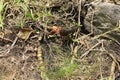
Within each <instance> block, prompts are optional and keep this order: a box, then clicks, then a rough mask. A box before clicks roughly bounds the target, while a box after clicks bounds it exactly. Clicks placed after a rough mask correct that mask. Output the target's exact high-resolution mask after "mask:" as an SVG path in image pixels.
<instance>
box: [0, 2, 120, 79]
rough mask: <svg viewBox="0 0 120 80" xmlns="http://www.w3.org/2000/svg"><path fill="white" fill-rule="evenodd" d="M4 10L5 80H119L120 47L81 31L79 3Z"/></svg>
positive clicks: (1, 69) (0, 55)
mask: <svg viewBox="0 0 120 80" xmlns="http://www.w3.org/2000/svg"><path fill="white" fill-rule="evenodd" d="M76 1H77V0H76ZM92 1H93V0H92ZM81 5H82V4H81ZM0 6H1V9H0V12H1V13H0V16H2V17H0V23H1V25H0V80H120V44H119V42H118V41H112V40H108V39H104V38H97V39H95V36H93V35H91V34H90V32H89V33H88V32H84V31H82V30H83V29H82V28H81V27H83V26H82V22H81V24H80V22H79V21H80V20H79V17H84V16H85V15H83V14H84V10H83V12H81V16H79V10H78V9H77V5H76V2H75V1H74V0H65V1H61V0H56V1H55V2H52V1H49V0H45V1H44V0H33V1H32V0H25V1H23V0H1V2H0ZM81 10H82V9H81ZM76 11H77V12H76ZM80 19H81V20H82V18H80ZM53 26H56V27H62V28H63V31H66V32H67V33H68V34H66V32H65V33H64V32H63V33H62V32H61V33H60V32H59V33H57V29H55V32H54V28H52V27H53ZM71 27H72V28H71ZM73 27H76V28H75V29H76V30H75V31H73ZM64 28H65V30H64ZM70 28H71V29H70ZM60 29H61V28H60ZM58 31H59V30H58ZM50 34H51V35H50ZM64 34H66V35H65V36H64Z"/></svg>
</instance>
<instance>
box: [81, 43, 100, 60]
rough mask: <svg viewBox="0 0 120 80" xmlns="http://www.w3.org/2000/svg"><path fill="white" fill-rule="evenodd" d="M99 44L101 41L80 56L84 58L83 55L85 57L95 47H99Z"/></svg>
mask: <svg viewBox="0 0 120 80" xmlns="http://www.w3.org/2000/svg"><path fill="white" fill-rule="evenodd" d="M99 44H101V41H100V42H98V43H97V44H95V45H94V46H93V47H91V48H90V49H89V50H88V51H86V52H85V53H84V54H82V55H81V57H80V58H81V59H82V58H83V57H85V56H86V55H88V54H89V52H90V51H91V50H92V49H94V48H95V47H97V46H98V45H99Z"/></svg>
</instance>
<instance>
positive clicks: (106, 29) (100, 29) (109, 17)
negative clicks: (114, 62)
mask: <svg viewBox="0 0 120 80" xmlns="http://www.w3.org/2000/svg"><path fill="white" fill-rule="evenodd" d="M92 6H94V9H92V10H90V9H88V12H87V15H86V17H85V20H84V25H85V27H86V29H87V30H88V31H89V32H91V21H92V27H93V29H94V31H93V34H94V35H100V34H103V33H106V34H105V35H104V36H106V35H107V36H112V38H115V39H117V40H118V41H120V39H119V37H120V30H117V31H114V29H115V28H117V27H118V26H117V23H118V21H119V20H120V6H119V5H115V4H111V3H101V2H100V3H93V4H92ZM112 30H113V31H112ZM102 36H103V35H102Z"/></svg>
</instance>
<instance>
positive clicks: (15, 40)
mask: <svg viewBox="0 0 120 80" xmlns="http://www.w3.org/2000/svg"><path fill="white" fill-rule="evenodd" d="M17 40H18V37H16V38H15V39H14V41H13V43H12V45H11V46H10V48H9V49H8V51H7V52H6V54H8V53H9V52H10V50H11V49H12V48H13V47H14V45H15V43H16V42H17Z"/></svg>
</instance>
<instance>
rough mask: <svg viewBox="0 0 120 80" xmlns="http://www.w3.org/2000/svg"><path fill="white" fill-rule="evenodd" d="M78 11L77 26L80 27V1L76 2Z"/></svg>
mask: <svg viewBox="0 0 120 80" xmlns="http://www.w3.org/2000/svg"><path fill="white" fill-rule="evenodd" d="M78 9H79V13H78V25H80V15H81V14H80V13H81V0H78Z"/></svg>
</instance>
